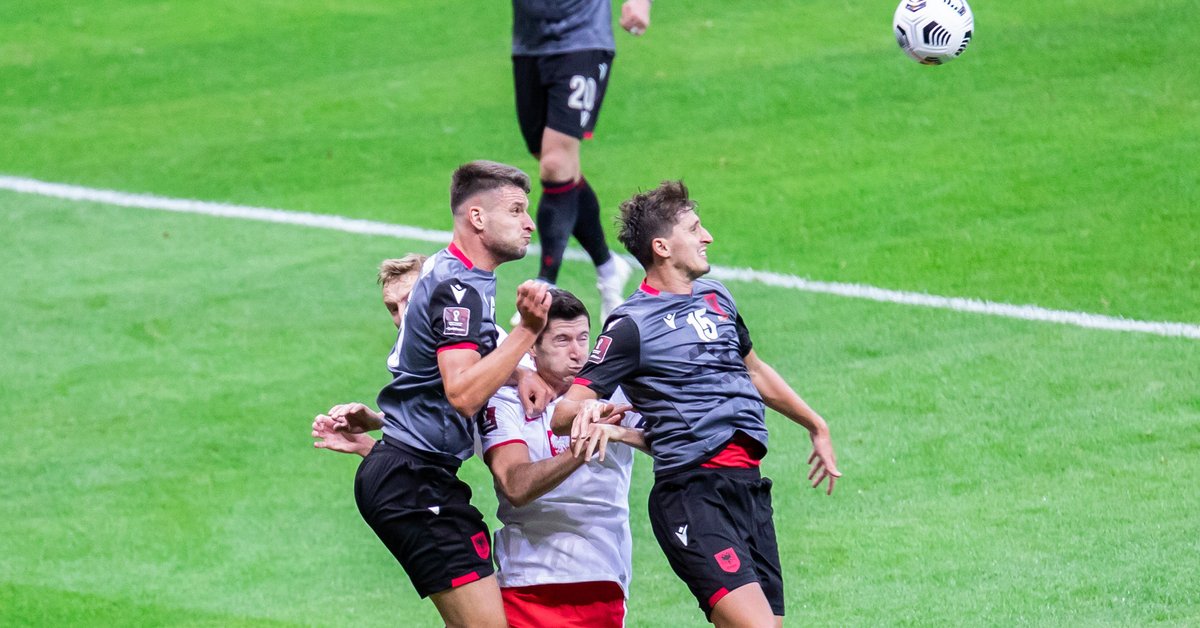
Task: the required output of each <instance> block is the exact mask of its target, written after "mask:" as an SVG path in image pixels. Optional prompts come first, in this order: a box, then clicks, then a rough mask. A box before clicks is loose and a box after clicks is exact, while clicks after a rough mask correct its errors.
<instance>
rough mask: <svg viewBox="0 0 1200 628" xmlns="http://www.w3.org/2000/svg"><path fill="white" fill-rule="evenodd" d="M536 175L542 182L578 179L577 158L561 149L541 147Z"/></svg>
mask: <svg viewBox="0 0 1200 628" xmlns="http://www.w3.org/2000/svg"><path fill="white" fill-rule="evenodd" d="M538 174H539V175H540V176H541V178H542V181H555V182H562V181H574V180H575V179H578V178H579V156H578V155H576V154H575V153H573V152H572V151H570V150H566V149H563V148H557V147H543V149H542V158H541V159H540V160H539V161H538Z"/></svg>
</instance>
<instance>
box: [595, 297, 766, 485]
mask: <svg viewBox="0 0 1200 628" xmlns="http://www.w3.org/2000/svg"><path fill="white" fill-rule="evenodd" d="M752 346H753V345H752V343H751V340H750V332H749V331H748V330H747V329H746V325H745V323H744V322H743V321H742V317H741V316H740V315H739V314H738V311H737V305H736V304H735V303H734V301H733V297H732V296H730V294H729V291H728V290H726V289H725V286H723V285H721V284H720V283H719V282H717V281H712V280H707V279H701V280H697V281H696V282H695V283H694V284H693V285H692V293H691V294H669V293H659V292H658V291H657V290H654V289H653V288H651V287H649V286H647V285H646V284H642V287H641V288H640V289H638V291H637V292H635V293H634V294H633V296H631V297H629V300H627V301H625V303H624V304H622V305H621V306H620V307H618V308H617V309H616V310H614V311H613V313H612V315H611V316H610V317H609V319H608V321H607V322H606V323H605V328H604V332H603V333H601V334H600V337H599V338H597V339H596V347H595V348H594V349H593V350H592V354H591V356H590V357H589V358H588V362H587V364H586V365H584V367H583V370H582V371H580V373H579V377H578V378H576V380H575V383H576V384H582V385H584V386H587V387H589V388H591V389H592V390H593V391H595V392H596V394H597V395H599V396H600V397H602V398H606V397H608V396H609V395H611V394H612V392H613V390H614V389H615V388H616V387H617V386H618V385H619V386H621V388H622V389H624V391H625V394H626V395H627V396H628V397H629V402H630V403H631V404H633V407H634V408H636V409H637V411H638V412H641V413H642V415H643V417H644V418H645V428H646V441H647V443H648V444H649V446H650V453H651V454H652V455H653V456H654V471H655V473H663V472H667V471H674V470H678V469H683V468H687V467H691V466H694V465H696V464H699V463H702V462H704V461H706V460H708V459H709V458H711V457H712V456H713V455H715V454H716V453H717V452H718V451H719V450H720V449H721V448H722V446H724V445H725V444H726V443H728V442H729V441H730V440H731V439H732V438H733V437H734V435H735V434H736V433H737V432H739V431H740V432H744V433H745V434H746V435H747V436H749V437H750V438H752V439H754V440H755V441H757V442H758V443H759V444H761V445H762V447H763V450H764V451H765V450H766V447H767V428H766V422H765V421H764V419H763V401H762V397H761V396H760V395H759V394H758V390H757V389H756V388H755V387H754V384H753V382H751V381H750V372H749V371H748V370H747V369H746V362H745V360H744V357H745V356H746V354H748V353H750V349H751V348H752Z"/></svg>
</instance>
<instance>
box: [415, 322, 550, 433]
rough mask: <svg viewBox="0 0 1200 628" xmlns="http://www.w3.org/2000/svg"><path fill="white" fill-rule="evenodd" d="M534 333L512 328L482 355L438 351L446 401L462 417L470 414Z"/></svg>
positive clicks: (510, 370) (495, 387)
mask: <svg viewBox="0 0 1200 628" xmlns="http://www.w3.org/2000/svg"><path fill="white" fill-rule="evenodd" d="M536 339H537V334H536V333H534V332H532V331H530V330H529V329H528V328H526V327H524V326H518V327H517V328H516V329H514V330H513V332H512V333H511V334H509V335H508V337H507V338H505V339H504V342H502V343H500V346H498V347H496V350H495V351H492V352H491V353H489V354H488V355H487V356H485V357H482V358H481V357H480V356H479V354H478V353H477V352H475V351H473V350H470V349H456V350H452V351H445V352H442V353H439V354H438V369H439V370H440V371H441V374H442V383H443V385H444V387H445V390H446V400H447V401H449V402H450V405H451V406H453V407H454V409H455V410H457V411H458V413H459V414H461V415H463V416H468V417H469V416H473V415H474V414H475V413H476V412H479V409H480V408H482V407H483V406H484V405H485V404H487V402H488V400H489V399H491V398H492V395H495V394H496V391H497V390H500V387H501V386H503V385H504V384H505V383H506V382H508V381H509V378H511V377H512V375H513V372H514V371H515V370H516V368H517V364H518V363H520V361H521V356H523V355H525V352H526V351H529V348H530V347H532V346H533V342H534V341H535V340H536Z"/></svg>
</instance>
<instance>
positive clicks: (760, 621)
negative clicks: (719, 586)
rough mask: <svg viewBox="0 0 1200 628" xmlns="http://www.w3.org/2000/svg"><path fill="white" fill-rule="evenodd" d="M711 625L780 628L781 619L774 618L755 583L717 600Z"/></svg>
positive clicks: (764, 597)
mask: <svg viewBox="0 0 1200 628" xmlns="http://www.w3.org/2000/svg"><path fill="white" fill-rule="evenodd" d="M710 619H711V620H712V623H713V625H714V626H716V627H717V628H771V627H772V626H782V625H783V618H782V617H779V616H776V615H775V614H774V613H773V612H772V611H771V605H770V604H769V603H767V596H766V595H763V591H762V587H760V586H758V583H757V582H751V583H750V584H745V585H742V586H740V587H738V588H736V589H734V590H733V591H730V592H729V593H727V594H726V595H725V597H722V598H721V599H720V600H717V603H716V605H714V606H713V609H712V615H711V616H710Z"/></svg>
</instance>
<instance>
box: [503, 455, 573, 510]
mask: <svg viewBox="0 0 1200 628" xmlns="http://www.w3.org/2000/svg"><path fill="white" fill-rule="evenodd" d="M485 457H486V458H487V462H488V466H489V467H490V468H491V470H492V475H494V476H495V478H496V484H497V486H499V487H500V491H501V492H502V493H503V494H504V497H505V499H507V500H508V501H509V502H510V503H511V504H512V505H514V506H516V507H518V508H519V507H521V506H524V505H526V504H528V503H530V502H532V501H533V500H535V499H537V498H539V497H541V496H542V495H545V494H546V493H548V492H550V491H552V490H554V488H555V487H556V486H558V485H559V484H562V482H563V480H565V479H567V477H568V476H570V475H571V474H572V473H574V472H575V470H576V469H578V468H579V467H581V466H583V461H582V460H579V459H577V458H576V457H575V456H572V455H571V454H570V452H563V453H561V454H558V455H556V456H554V457H552V458H546V459H545V460H538V461H537V462H531V461H530V460H529V449H528V448H526V447H524V446H521V445H519V444H518V445H505V446H502V447H499V448H498V449H496V450H494V451H490V452H488V454H487V455H486V456H485Z"/></svg>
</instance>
